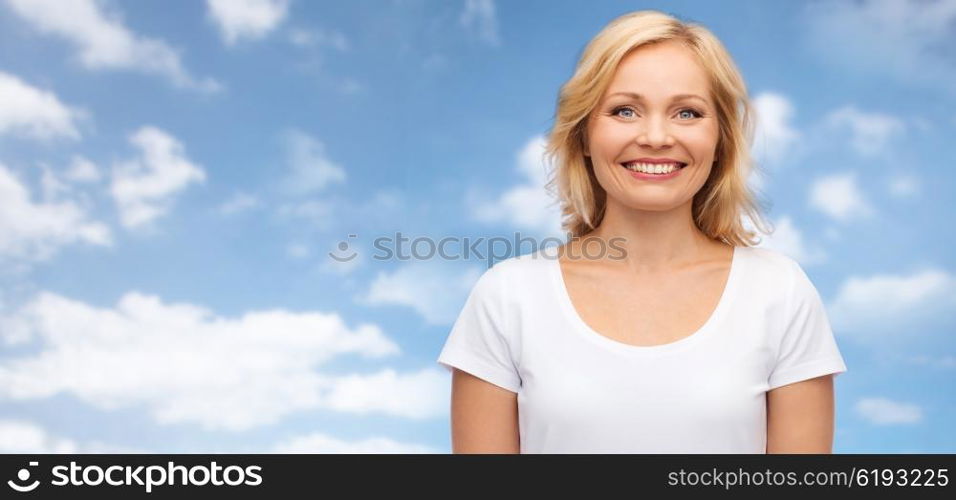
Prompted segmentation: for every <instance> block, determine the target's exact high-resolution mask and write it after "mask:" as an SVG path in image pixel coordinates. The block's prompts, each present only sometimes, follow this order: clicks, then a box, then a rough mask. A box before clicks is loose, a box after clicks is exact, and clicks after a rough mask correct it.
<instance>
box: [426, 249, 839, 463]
mask: <svg viewBox="0 0 956 500" xmlns="http://www.w3.org/2000/svg"><path fill="white" fill-rule="evenodd" d="M555 253H556V252H555V251H554V248H550V249H545V250H539V251H538V252H535V253H532V254H527V255H523V256H519V257H512V258H510V259H507V260H503V261H501V262H498V263H497V264H495V265H494V266H492V267H491V268H490V269H488V270H486V271H485V272H484V274H482V276H481V278H480V279H479V280H478V282H477V283H476V284H475V286H474V288H473V289H472V291H471V294H470V295H469V296H468V300H467V301H466V303H465V306H464V308H463V309H462V311H461V314H460V315H459V317H458V319H457V321H456V322H455V324H454V326H453V327H452V330H451V332H450V333H449V335H448V338H447V340H446V342H445V345H444V347H443V349H442V351H441V353H440V354H439V357H438V363H440V364H441V365H442V366H445V367H446V368H447V369H448V370H449V371H451V369H452V367H457V368H460V369H461V370H464V371H466V372H468V373H471V374H473V375H475V376H477V377H479V378H481V379H484V380H487V381H489V382H491V383H493V384H495V385H497V386H500V387H503V388H505V389H507V390H509V391H512V392H515V393H517V395H518V396H517V399H518V420H519V436H520V451H521V453H766V441H767V418H766V416H767V415H766V398H765V393H766V392H767V391H768V390H770V389H774V388H777V387H780V386H783V385H787V384H791V383H794V382H798V381H801V380H806V379H810V378H813V377H818V376H821V375H826V374H829V373H833V374H839V373H842V372H844V371H846V365H845V364H844V361H843V357H842V356H841V355H840V351H839V349H838V347H837V344H836V341H835V339H834V337H833V332H832V331H831V329H830V324H829V321H828V319H827V316H826V311H825V310H824V307H823V303H822V301H821V299H820V295H819V293H818V292H817V290H816V288H815V287H814V286H813V284H812V283H811V282H810V279H809V278H808V277H807V275H806V273H805V272H804V271H803V269H802V268H801V267H800V265H799V264H798V263H797V262H796V261H795V260H793V259H791V258H790V257H787V256H785V255H784V254H782V253H779V252H776V251H774V250H770V249H766V248H755V247H736V248H735V250H734V254H733V260H732V264H731V269H730V274H729V276H728V279H727V284H726V285H725V288H724V291H723V293H722V295H721V297H720V300H719V302H718V305H717V307H716V309H715V310H714V311H713V313H712V315H711V316H710V318H709V319H708V320H707V321H706V323H705V324H704V325H703V326H702V327H701V328H700V329H699V330H697V331H696V332H695V333H693V334H692V335H690V336H688V337H684V338H682V339H680V340H677V341H675V342H671V343H669V344H663V345H656V346H635V345H630V344H626V343H623V342H619V341H617V340H613V339H611V338H609V337H606V336H604V335H602V334H600V333H598V332H596V331H595V330H593V329H591V328H590V327H589V326H588V325H587V323H585V322H584V320H582V319H581V317H580V316H579V315H578V314H577V312H576V310H575V309H574V306H573V304H572V302H571V299H570V298H569V296H568V293H567V289H566V288H565V285H564V280H563V278H562V275H561V269H560V266H559V264H558V260H557V259H556V258H555Z"/></svg>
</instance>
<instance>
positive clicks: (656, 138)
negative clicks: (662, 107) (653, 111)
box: [637, 116, 674, 148]
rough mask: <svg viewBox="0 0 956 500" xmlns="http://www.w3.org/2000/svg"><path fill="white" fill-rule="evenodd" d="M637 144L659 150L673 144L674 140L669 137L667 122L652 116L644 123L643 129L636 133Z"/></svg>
mask: <svg viewBox="0 0 956 500" xmlns="http://www.w3.org/2000/svg"><path fill="white" fill-rule="evenodd" d="M637 142H638V143H639V144H640V145H641V146H647V147H650V148H660V147H663V146H669V145H671V144H673V142H674V138H673V137H672V136H671V133H670V129H669V128H668V125H667V120H666V119H664V118H661V117H653V116H652V117H649V118H648V119H647V120H646V121H645V122H644V127H643V128H642V129H641V131H640V133H638V136H637Z"/></svg>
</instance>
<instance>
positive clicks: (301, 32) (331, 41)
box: [289, 28, 349, 52]
mask: <svg viewBox="0 0 956 500" xmlns="http://www.w3.org/2000/svg"><path fill="white" fill-rule="evenodd" d="M289 42H291V43H292V44H293V45H295V46H298V47H315V46H324V45H327V46H330V47H332V48H334V49H336V50H338V51H339V52H345V51H348V50H349V41H348V39H347V38H345V35H343V34H342V33H339V32H338V31H332V30H324V29H316V30H309V29H304V28H295V29H292V30H290V32H289Z"/></svg>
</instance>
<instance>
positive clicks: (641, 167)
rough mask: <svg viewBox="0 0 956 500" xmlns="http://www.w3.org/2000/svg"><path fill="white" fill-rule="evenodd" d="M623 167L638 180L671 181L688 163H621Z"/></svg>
mask: <svg viewBox="0 0 956 500" xmlns="http://www.w3.org/2000/svg"><path fill="white" fill-rule="evenodd" d="M619 165H621V166H622V167H624V168H625V169H627V171H628V173H630V174H631V175H632V176H634V177H636V178H638V179H660V180H664V179H670V178H672V177H675V176H676V175H677V174H678V173H679V172H680V171H681V170H683V169H684V167H686V166H687V164H686V163H681V162H675V163H641V162H628V163H619Z"/></svg>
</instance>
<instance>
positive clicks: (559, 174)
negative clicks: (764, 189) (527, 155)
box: [438, 11, 846, 453]
mask: <svg viewBox="0 0 956 500" xmlns="http://www.w3.org/2000/svg"><path fill="white" fill-rule="evenodd" d="M750 113H751V111H750V106H749V104H748V100H747V91H746V86H745V84H744V82H743V80H742V78H741V76H740V74H739V73H738V71H737V69H736V66H735V64H734V63H733V61H732V59H731V58H730V56H729V54H728V53H727V52H726V50H725V49H724V47H723V45H722V44H721V43H720V42H719V41H718V40H717V39H716V38H715V37H714V36H713V35H712V34H711V33H710V32H709V31H708V30H706V29H705V28H703V27H701V26H698V25H693V24H685V23H682V22H681V21H679V20H677V19H675V18H673V17H671V16H668V15H666V14H663V13H660V12H655V11H642V12H636V13H631V14H628V15H625V16H622V17H620V18H618V19H616V20H615V21H613V22H612V23H611V24H609V25H608V26H607V27H606V28H605V29H604V30H603V31H602V32H601V33H599V34H598V35H597V36H596V37H595V38H594V40H592V41H591V42H590V43H589V45H588V46H587V47H586V49H585V51H584V52H583V54H582V56H581V60H580V61H579V63H578V66H577V69H576V72H575V74H574V76H573V77H572V78H571V79H570V81H568V82H567V83H566V84H565V85H564V86H563V87H562V89H561V94H560V98H559V100H558V109H557V113H556V115H555V123H554V126H553V128H552V130H551V133H550V137H549V144H548V153H549V155H550V156H551V159H552V160H553V164H554V165H555V167H556V169H555V172H554V174H555V175H554V178H553V180H552V185H554V186H556V187H557V190H556V191H557V194H558V196H559V198H560V200H561V202H562V209H563V213H564V215H565V220H564V228H565V229H566V230H567V231H568V232H569V234H570V236H572V238H570V241H569V242H568V243H566V244H565V245H563V246H562V247H560V248H559V249H558V251H557V252H555V255H554V256H549V255H548V251H547V250H541V251H537V252H533V253H531V254H528V255H524V256H521V257H513V258H511V259H507V260H505V261H502V262H499V263H498V264H496V265H495V266H493V267H492V268H491V269H489V270H488V271H486V272H485V273H484V274H483V275H482V276H481V278H480V279H479V280H478V282H477V284H476V285H475V287H474V288H473V290H472V292H471V294H470V296H469V297H468V300H467V302H466V304H465V306H464V309H463V310H462V312H461V315H460V316H459V318H458V320H457V321H456V323H455V325H454V327H453V329H452V331H451V333H450V334H449V337H448V339H447V341H446V343H445V346H444V348H443V350H442V352H441V354H440V356H439V358H438V361H439V363H441V364H442V365H444V366H446V367H447V368H448V369H449V370H452V371H453V381H452V450H453V452H456V453H518V452H520V453H830V452H831V447H832V441H833V420H834V401H833V399H834V396H833V381H832V378H833V375H834V374H838V373H841V372H844V371H846V366H845V364H844V361H843V358H842V356H841V354H840V352H839V350H838V348H837V345H836V342H835V340H834V338H833V334H832V331H831V330H830V325H829V322H828V320H827V317H826V313H825V311H824V308H823V304H822V301H821V300H820V296H819V294H818V293H817V291H816V289H815V288H814V286H813V284H812V283H811V282H810V280H809V279H808V277H807V275H806V274H805V273H804V271H803V269H802V268H801V267H800V265H799V264H797V262H796V261H794V260H793V259H791V258H789V257H787V256H785V255H783V254H781V253H778V252H776V251H773V250H770V249H766V248H758V247H755V246H753V245H754V244H756V243H759V242H755V241H754V232H753V231H747V230H745V229H744V227H743V225H742V223H741V219H742V216H744V215H746V216H748V217H749V218H750V219H751V220H753V221H754V222H755V223H756V224H758V225H760V224H762V222H761V217H760V214H759V211H758V210H757V208H756V205H755V202H754V196H753V195H752V194H751V193H750V192H749V191H748V187H747V183H746V180H747V176H748V175H749V171H750V169H751V164H750V159H749V157H748V149H749V142H750V139H751V137H752V126H751V123H752V121H751V118H750ZM762 232H766V231H762ZM615 249H616V250H619V251H615Z"/></svg>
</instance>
